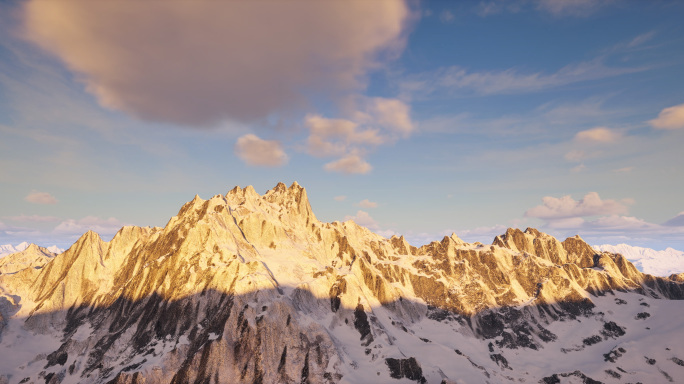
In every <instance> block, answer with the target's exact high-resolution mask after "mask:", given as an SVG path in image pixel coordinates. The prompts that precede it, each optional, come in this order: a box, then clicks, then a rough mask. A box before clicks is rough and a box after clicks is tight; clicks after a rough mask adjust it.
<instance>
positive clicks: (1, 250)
mask: <svg viewBox="0 0 684 384" xmlns="http://www.w3.org/2000/svg"><path fill="white" fill-rule="evenodd" d="M30 245H31V244H30V243H27V242H25V241H24V242H23V243H19V244H17V245H12V244H5V245H0V257H5V256H7V255H11V254H12V253H17V252H21V251H23V250H25V249H26V248H28V247H29V246H30ZM41 248H43V247H41ZM44 248H45V249H46V250H48V251H49V252H51V253H56V254H60V253H62V252H64V250H63V249H61V248H59V247H58V246H56V245H52V246H50V247H44Z"/></svg>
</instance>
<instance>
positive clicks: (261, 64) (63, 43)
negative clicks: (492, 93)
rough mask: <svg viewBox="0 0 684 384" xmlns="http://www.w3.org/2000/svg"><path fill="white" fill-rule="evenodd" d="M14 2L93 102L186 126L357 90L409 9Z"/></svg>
mask: <svg viewBox="0 0 684 384" xmlns="http://www.w3.org/2000/svg"><path fill="white" fill-rule="evenodd" d="M23 10H24V22H25V31H24V32H25V35H26V36H27V38H28V39H30V40H31V41H33V42H35V43H37V44H38V45H40V46H41V47H42V48H44V49H45V50H47V51H50V52H52V53H53V54H54V55H56V56H57V57H59V58H60V59H61V60H62V61H63V62H64V63H66V65H67V66H68V67H69V68H70V69H71V70H73V71H75V72H76V73H77V74H78V75H79V77H80V79H81V80H82V81H83V82H84V83H85V84H86V86H87V89H88V91H90V92H91V93H93V94H94V95H95V96H96V97H97V99H98V100H99V102H100V103H101V104H102V105H104V106H106V107H109V108H113V109H118V110H121V111H125V112H127V113H130V114H132V115H135V116H137V117H139V118H142V119H146V120H151V121H163V122H171V123H175V124H181V125H192V126H195V125H213V124H216V123H218V122H220V121H222V120H225V119H232V120H238V121H253V120H255V119H260V118H264V117H266V116H268V115H269V114H272V113H277V112H279V111H284V110H288V109H290V108H293V107H299V106H302V105H305V104H307V102H309V101H310V100H308V99H307V96H308V97H309V98H312V97H313V96H315V97H316V98H319V97H320V96H321V95H323V96H325V97H331V98H333V99H334V98H336V97H338V96H340V95H345V94H347V93H349V92H355V91H357V90H359V89H361V88H363V86H364V75H365V74H366V73H367V72H368V71H369V70H371V69H373V68H374V67H376V66H377V65H378V64H379V63H380V62H382V60H384V59H385V58H387V57H393V56H395V55H396V54H397V53H398V52H400V51H401V49H402V48H403V46H404V43H405V30H406V28H405V27H406V24H407V22H408V21H409V19H410V18H411V12H410V10H409V8H408V6H407V5H406V4H405V3H404V2H403V1H383V0H378V1H352V2H342V1H285V2H263V1H207V0H200V1H192V2H189V1H180V0H167V1H87V2H72V1H48V0H31V1H28V2H26V3H25V4H24V8H23ZM265 26H268V28H265ZM304 95H307V96H304Z"/></svg>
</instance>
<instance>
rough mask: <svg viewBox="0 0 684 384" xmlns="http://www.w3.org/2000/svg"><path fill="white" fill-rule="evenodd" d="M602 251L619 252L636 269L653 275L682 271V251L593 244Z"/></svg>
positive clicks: (683, 260)
mask: <svg viewBox="0 0 684 384" xmlns="http://www.w3.org/2000/svg"><path fill="white" fill-rule="evenodd" d="M594 249H596V250H598V251H602V252H611V253H619V254H621V255H622V256H624V257H625V258H626V259H627V260H629V261H631V262H632V263H634V266H635V267H637V269H638V270H640V271H641V272H644V273H648V274H650V275H655V276H669V275H672V274H677V273H682V272H684V252H682V251H678V250H676V249H672V248H667V249H665V250H663V251H656V250H655V249H651V248H642V247H634V246H631V245H627V244H618V245H608V244H604V245H595V246H594Z"/></svg>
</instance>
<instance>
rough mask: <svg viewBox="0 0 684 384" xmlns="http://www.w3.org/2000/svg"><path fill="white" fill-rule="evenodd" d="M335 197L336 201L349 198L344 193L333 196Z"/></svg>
mask: <svg viewBox="0 0 684 384" xmlns="http://www.w3.org/2000/svg"><path fill="white" fill-rule="evenodd" d="M333 199H335V201H345V200H347V196H344V195H340V196H335V197H333Z"/></svg>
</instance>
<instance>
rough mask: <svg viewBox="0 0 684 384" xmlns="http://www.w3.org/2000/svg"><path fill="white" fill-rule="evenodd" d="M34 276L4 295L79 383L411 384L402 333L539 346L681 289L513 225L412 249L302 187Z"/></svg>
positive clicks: (618, 259) (237, 201)
mask: <svg viewBox="0 0 684 384" xmlns="http://www.w3.org/2000/svg"><path fill="white" fill-rule="evenodd" d="M38 273H39V274H38V276H35V277H34V278H33V279H31V280H30V281H27V280H26V277H25V276H24V277H23V278H22V276H20V275H21V273H17V274H15V275H11V276H8V277H7V278H6V279H4V280H2V279H0V283H1V284H3V286H4V287H8V288H5V289H11V290H12V292H13V294H15V295H20V296H21V298H22V301H21V302H22V303H24V304H23V305H15V306H13V307H12V308H13V310H14V311H16V312H13V316H15V317H16V316H28V319H27V320H26V326H27V327H28V328H29V329H31V330H33V331H37V332H41V333H50V332H54V330H58V331H59V334H60V340H61V341H60V342H61V343H62V344H61V347H60V349H59V350H57V351H53V350H51V351H46V355H49V356H53V360H50V359H48V358H46V359H47V360H48V361H47V362H46V363H44V364H45V365H46V369H47V371H46V372H47V373H44V375H47V374H49V373H53V374H54V375H55V376H54V378H57V377H62V378H64V377H72V378H74V379H75V380H76V381H81V382H108V381H111V382H118V383H127V382H142V381H143V380H145V381H147V382H178V383H181V382H183V383H184V382H209V381H212V382H214V381H218V382H239V383H243V382H244V383H254V382H279V381H280V382H312V383H313V382H338V381H339V380H340V379H341V378H342V377H343V376H345V375H351V376H350V377H354V376H353V375H354V372H356V371H363V370H374V369H376V368H375V367H377V364H380V365H381V366H383V367H384V368H383V372H384V373H381V372H379V373H378V375H381V374H382V375H385V376H381V379H382V378H383V377H385V378H387V379H389V378H391V377H398V376H401V377H405V378H410V379H413V378H415V379H416V380H420V379H421V378H423V375H424V374H425V375H428V374H427V373H426V372H427V371H426V369H425V367H423V368H421V365H420V364H419V361H418V360H420V357H419V356H415V355H414V354H413V348H412V347H409V346H406V345H402V344H400V343H398V342H397V341H396V340H397V339H398V338H400V336H401V337H412V338H414V339H416V341H417V342H419V343H428V342H432V341H430V340H428V341H425V340H424V339H423V338H420V337H418V336H417V335H414V333H416V332H419V329H420V328H419V327H418V326H417V325H416V326H415V327H414V325H415V324H419V323H420V322H421V321H438V322H442V321H443V322H447V323H449V322H451V323H453V324H454V325H453V326H454V327H457V329H458V332H459V333H461V334H463V335H465V336H467V337H471V338H474V339H480V340H482V339H484V340H494V341H495V345H496V347H497V348H530V349H540V348H543V347H544V345H545V344H546V343H549V342H553V340H555V338H556V335H554V334H553V333H552V332H550V331H549V330H548V329H547V328H546V326H548V324H550V323H552V322H554V321H555V320H562V319H568V318H577V317H581V316H589V315H592V314H593V308H594V306H595V304H594V301H595V300H596V299H597V297H600V296H601V295H605V294H611V293H614V292H632V291H633V292H637V293H639V294H642V295H648V296H649V297H661V298H671V299H681V298H684V284H683V283H681V282H678V281H676V280H677V279H676V278H672V279H663V278H657V277H653V276H650V275H645V274H642V273H640V272H639V271H637V270H636V268H635V267H634V266H633V265H632V264H631V263H630V262H629V261H627V260H626V259H625V258H623V257H622V256H620V255H615V254H609V253H600V254H597V253H596V252H595V251H594V250H593V249H592V248H591V247H590V246H589V245H588V244H586V243H585V242H584V241H583V240H582V239H581V238H579V237H578V236H576V237H572V238H568V239H566V240H565V241H563V242H560V241H558V240H557V239H555V238H553V237H552V236H550V235H547V234H544V233H541V232H539V231H537V230H536V229H533V228H528V229H527V230H525V231H524V232H523V231H520V230H518V229H508V230H507V231H506V233H505V234H502V235H500V236H497V237H496V238H495V239H494V242H493V244H492V245H482V244H479V243H475V244H468V243H465V242H463V241H462V240H461V239H459V238H458V237H457V236H456V235H452V236H450V237H444V238H443V239H442V240H441V241H435V242H432V243H430V244H427V245H424V246H422V247H420V248H417V247H414V246H412V245H410V244H409V243H408V242H407V241H406V239H405V238H404V237H397V236H394V237H392V238H390V239H386V238H384V237H382V236H379V235H377V234H374V233H372V232H371V231H369V230H368V229H366V228H363V227H360V226H358V225H357V224H355V223H353V222H351V221H348V222H344V223H340V222H333V223H323V222H320V221H319V220H317V219H316V217H315V215H314V214H313V211H312V209H311V206H310V204H309V201H308V197H307V194H306V191H305V189H304V188H302V187H301V186H299V184H297V183H296V182H295V183H293V184H292V185H291V186H290V187H287V186H286V185H285V184H282V183H279V184H278V185H277V186H276V187H274V188H273V189H271V190H269V191H267V192H266V193H265V194H263V195H259V194H258V193H256V192H255V191H254V188H252V187H251V186H248V187H246V188H244V189H243V188H240V187H235V188H234V189H232V190H231V191H229V192H228V193H227V194H226V195H216V196H213V197H211V198H210V199H207V200H204V199H202V198H200V197H199V196H195V198H194V199H193V200H192V201H190V202H188V203H186V204H185V205H183V207H182V208H181V209H180V211H179V212H178V214H177V215H176V216H174V217H172V218H171V219H170V220H169V222H168V223H167V225H166V226H165V227H164V228H140V227H124V228H122V229H121V230H120V231H119V232H118V233H117V234H116V235H115V236H114V238H113V239H112V240H111V241H110V242H104V241H102V239H101V238H100V237H99V236H98V235H97V234H96V233H94V232H87V233H86V234H84V235H83V236H82V237H81V238H80V239H79V240H78V241H77V242H76V243H75V244H74V245H73V246H72V247H71V248H69V249H68V250H67V251H65V252H64V253H62V254H60V255H58V256H56V257H54V259H53V260H52V261H50V262H49V263H48V264H47V265H45V267H44V268H42V269H41V270H40V271H39V272H38ZM0 278H1V277H0ZM14 313H16V314H14ZM6 315H7V312H5V314H4V315H2V316H3V317H4V318H7V316H6ZM451 323H450V324H451ZM83 334H85V335H86V336H83ZM350 335H354V338H355V339H357V340H355V341H354V342H351V343H350V342H349V339H350ZM404 335H408V336H404ZM492 348H494V347H492ZM60 351H61V352H60ZM63 354H66V355H68V356H71V357H64V359H66V360H64V361H65V362H64V363H63V364H60V363H59V361H62V359H61V358H58V357H57V356H64V355H63ZM78 356H80V357H78ZM357 356H364V358H362V359H360V358H358V357H357ZM492 356H494V357H492V361H493V362H495V363H496V364H497V367H508V362H506V360H505V359H504V358H503V356H502V355H501V354H500V353H494V351H493V350H492ZM416 359H418V360H416ZM463 359H466V358H465V357H464V358H463ZM38 361H42V360H40V358H38ZM151 361H155V363H151ZM467 361H469V363H468V364H470V365H471V366H472V367H474V368H472V369H475V370H476V372H480V371H482V374H484V373H486V377H488V378H489V375H493V374H494V373H492V372H489V371H487V370H486V369H485V368H483V367H482V366H479V365H478V364H475V363H474V362H473V361H472V359H471V358H470V357H467ZM403 362H410V364H408V365H407V367H409V368H410V369H408V368H407V369H404V365H402V364H403ZM71 364H73V368H70V366H71ZM388 366H389V368H387V367H388ZM397 367H399V368H397ZM478 367H480V368H478ZM395 368H396V369H395ZM504 369H505V368H504ZM1 374H2V372H0V375H1ZM478 374H479V373H478ZM59 375H62V376H59ZM428 376H429V375H428ZM428 376H426V377H428ZM497 377H498V378H499V379H502V377H503V376H497ZM44 378H45V377H43V379H44ZM34 379H35V380H37V378H34ZM376 379H378V378H376ZM381 379H378V380H381ZM55 380H57V379H55ZM60 380H61V379H60ZM350 380H351V381H353V380H352V379H350ZM423 380H424V378H423ZM348 381H349V380H348ZM381 381H382V380H381Z"/></svg>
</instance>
